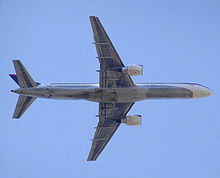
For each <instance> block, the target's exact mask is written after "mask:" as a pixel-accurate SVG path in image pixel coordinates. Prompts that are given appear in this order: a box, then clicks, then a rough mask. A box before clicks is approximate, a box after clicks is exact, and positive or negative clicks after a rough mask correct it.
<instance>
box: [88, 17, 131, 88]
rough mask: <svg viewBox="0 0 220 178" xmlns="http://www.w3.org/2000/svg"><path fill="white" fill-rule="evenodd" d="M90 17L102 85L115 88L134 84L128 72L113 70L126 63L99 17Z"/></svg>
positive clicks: (100, 83)
mask: <svg viewBox="0 0 220 178" xmlns="http://www.w3.org/2000/svg"><path fill="white" fill-rule="evenodd" d="M89 18H90V21H91V25H92V30H93V34H94V41H95V42H94V44H95V46H96V51H97V53H98V57H97V58H98V59H99V62H100V70H99V72H100V76H99V85H100V87H105V88H113V87H132V86H134V83H133V81H132V79H131V77H130V76H129V75H128V74H126V73H122V72H117V71H115V70H111V69H114V68H122V67H124V64H123V62H122V61H121V59H120V57H119V55H118V53H117V51H116V50H115V48H114V46H113V45H112V42H111V40H110V39H109V37H108V35H107V33H106V32H105V29H104V28H103V26H102V24H101V22H100V21H99V19H98V17H95V16H90V17H89Z"/></svg>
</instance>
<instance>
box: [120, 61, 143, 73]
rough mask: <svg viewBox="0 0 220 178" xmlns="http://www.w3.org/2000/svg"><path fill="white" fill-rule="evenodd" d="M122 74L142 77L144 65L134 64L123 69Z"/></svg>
mask: <svg viewBox="0 0 220 178" xmlns="http://www.w3.org/2000/svg"><path fill="white" fill-rule="evenodd" d="M122 73H126V74H128V75H135V76H140V75H143V65H136V64H132V65H129V66H126V67H123V68H122Z"/></svg>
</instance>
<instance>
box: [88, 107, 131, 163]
mask: <svg viewBox="0 0 220 178" xmlns="http://www.w3.org/2000/svg"><path fill="white" fill-rule="evenodd" d="M133 104H134V103H99V122H98V125H97V127H96V132H95V135H94V138H93V140H92V148H91V150H90V153H89V156H88V159H87V161H95V160H96V159H97V158H98V156H99V155H100V153H101V152H102V150H103V149H104V148H105V146H106V145H107V143H108V142H109V140H110V139H111V137H112V136H113V134H114V133H115V131H116V130H117V128H118V127H119V125H120V123H121V119H123V118H124V117H125V116H126V114H127V113H128V111H129V110H130V109H131V107H132V106H133Z"/></svg>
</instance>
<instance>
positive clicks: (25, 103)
mask: <svg viewBox="0 0 220 178" xmlns="http://www.w3.org/2000/svg"><path fill="white" fill-rule="evenodd" d="M35 99H36V98H34V97H30V96H22V95H20V96H19V98H18V102H17V105H16V108H15V111H14V115H13V118H20V117H21V115H22V114H23V113H24V112H25V111H26V110H27V108H28V107H29V106H30V105H31V104H32V103H33V102H34V100H35Z"/></svg>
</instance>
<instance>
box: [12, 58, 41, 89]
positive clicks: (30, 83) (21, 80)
mask: <svg viewBox="0 0 220 178" xmlns="http://www.w3.org/2000/svg"><path fill="white" fill-rule="evenodd" d="M13 63H14V68H15V71H16V76H17V82H18V84H19V86H20V87H21V88H29V87H36V86H37V83H36V82H35V81H34V80H33V78H32V77H31V75H30V74H29V73H28V71H27V70H26V69H25V67H24V66H23V64H22V63H21V61H20V60H13ZM12 79H13V80H14V78H12Z"/></svg>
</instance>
